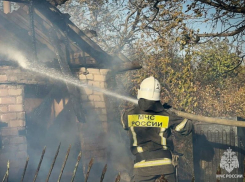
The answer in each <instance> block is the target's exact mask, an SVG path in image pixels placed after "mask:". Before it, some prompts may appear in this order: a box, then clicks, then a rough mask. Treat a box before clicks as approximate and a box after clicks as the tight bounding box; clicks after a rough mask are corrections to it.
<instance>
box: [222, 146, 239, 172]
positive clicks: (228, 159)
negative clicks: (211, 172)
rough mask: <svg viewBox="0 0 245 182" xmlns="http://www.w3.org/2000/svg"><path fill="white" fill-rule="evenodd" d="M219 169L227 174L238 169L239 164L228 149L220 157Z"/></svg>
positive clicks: (234, 154) (233, 153) (234, 155)
mask: <svg viewBox="0 0 245 182" xmlns="http://www.w3.org/2000/svg"><path fill="white" fill-rule="evenodd" d="M220 167H221V168H222V169H225V170H226V171H227V172H228V173H230V172H231V171H233V169H234V168H239V162H238V159H237V156H236V153H235V152H233V151H232V150H231V149H230V148H229V149H227V151H226V152H224V155H223V156H222V157H221V161H220Z"/></svg>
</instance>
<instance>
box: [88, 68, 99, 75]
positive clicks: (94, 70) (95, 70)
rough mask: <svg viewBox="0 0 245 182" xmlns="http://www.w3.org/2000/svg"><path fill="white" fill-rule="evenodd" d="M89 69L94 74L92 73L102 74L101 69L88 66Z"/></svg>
mask: <svg viewBox="0 0 245 182" xmlns="http://www.w3.org/2000/svg"><path fill="white" fill-rule="evenodd" d="M87 71H88V72H89V73H90V74H92V73H96V74H100V70H99V69H94V68H88V69H87Z"/></svg>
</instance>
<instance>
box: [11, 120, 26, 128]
mask: <svg viewBox="0 0 245 182" xmlns="http://www.w3.org/2000/svg"><path fill="white" fill-rule="evenodd" d="M19 126H25V121H23V120H12V121H9V122H8V127H19Z"/></svg>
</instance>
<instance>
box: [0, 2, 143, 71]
mask: <svg viewBox="0 0 245 182" xmlns="http://www.w3.org/2000/svg"><path fill="white" fill-rule="evenodd" d="M48 1H50V2H47V1H40V0H39V1H38V0H37V1H33V7H34V8H33V12H34V13H33V14H31V13H30V12H31V11H29V8H30V6H29V1H25V0H14V2H17V3H18V5H19V6H20V8H19V9H18V10H16V11H13V12H12V13H8V14H4V13H3V12H1V11H0V22H1V24H0V41H1V42H2V41H3V42H5V44H6V45H7V44H10V45H14V46H16V47H17V48H18V49H20V50H22V51H24V52H25V53H26V54H27V55H32V54H33V46H34V42H33V34H32V31H31V30H32V29H31V27H32V23H31V21H30V20H31V16H33V20H34V21H33V25H34V28H35V29H34V30H35V45H36V52H37V56H38V58H39V61H42V62H46V63H47V64H51V65H52V64H55V62H54V59H56V51H55V47H56V48H57V45H58V48H59V49H60V50H61V52H62V53H63V54H64V55H62V56H63V57H66V58H68V59H67V60H68V64H69V65H70V66H74V67H82V66H85V67H97V68H109V69H111V68H112V69H113V68H115V67H117V68H119V67H120V69H122V70H123V71H124V70H130V69H138V68H140V66H139V65H138V64H137V63H132V62H130V61H129V60H128V59H127V58H126V57H125V56H123V55H119V56H111V55H109V54H107V53H106V52H105V51H103V50H102V49H101V48H100V47H99V46H98V45H97V44H96V43H95V42H93V41H92V40H91V39H90V38H89V37H88V36H87V35H86V34H85V33H84V32H83V31H82V30H80V29H79V28H78V27H77V26H76V25H74V24H73V23H72V22H71V21H70V20H69V18H70V16H69V14H63V13H61V12H60V11H59V10H58V9H57V8H56V5H60V4H62V3H64V2H65V1H66V0H48ZM20 2H21V3H20ZM54 34H55V36H56V37H57V39H56V41H54V40H52V38H51V37H52V36H53V35H54ZM55 44H56V45H55ZM67 50H68V52H67Z"/></svg>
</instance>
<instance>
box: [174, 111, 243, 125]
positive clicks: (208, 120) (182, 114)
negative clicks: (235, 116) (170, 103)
mask: <svg viewBox="0 0 245 182" xmlns="http://www.w3.org/2000/svg"><path fill="white" fill-rule="evenodd" d="M170 110H171V111H172V112H174V113H175V114H176V115H177V116H180V117H183V118H187V119H191V120H194V121H200V122H205V123H213V124H220V125H228V126H237V127H245V121H235V120H229V119H220V118H214V117H206V116H201V115H195V114H190V113H186V112H183V111H178V110H176V109H172V108H171V109H170Z"/></svg>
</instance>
